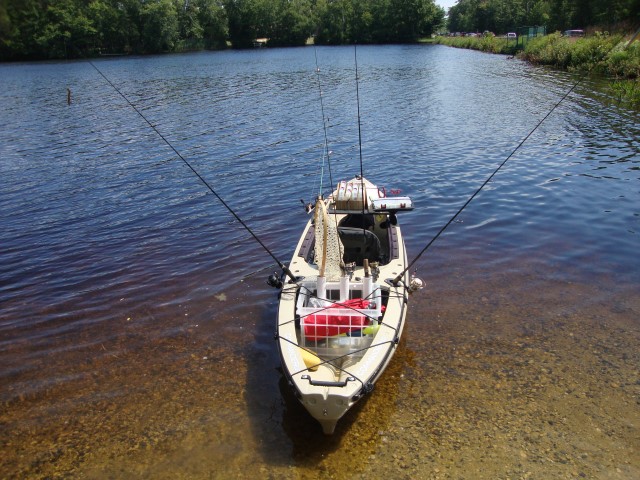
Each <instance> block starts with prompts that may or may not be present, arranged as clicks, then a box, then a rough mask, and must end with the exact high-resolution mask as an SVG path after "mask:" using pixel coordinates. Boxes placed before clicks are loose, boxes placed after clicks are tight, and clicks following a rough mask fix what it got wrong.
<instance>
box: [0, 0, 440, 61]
mask: <svg viewBox="0 0 640 480" xmlns="http://www.w3.org/2000/svg"><path fill="white" fill-rule="evenodd" d="M443 23H444V10H443V9H442V8H440V7H437V6H436V5H435V3H434V0H0V59H1V60H13V59H39V58H73V57H84V56H91V55H97V54H122V53H157V52H166V51H184V50H192V49H203V48H224V47H226V46H227V45H228V43H230V44H231V45H232V46H233V47H238V48H242V47H249V46H251V45H252V44H253V42H254V40H255V39H257V38H268V39H269V44H270V45H304V44H305V42H306V41H307V39H308V38H309V37H310V36H312V35H316V41H317V42H318V43H327V44H337V43H353V42H359V43H385V42H411V41H415V40H417V39H418V38H419V37H421V36H425V35H430V34H431V32H432V31H434V29H435V28H437V27H438V26H440V25H442V24H443Z"/></svg>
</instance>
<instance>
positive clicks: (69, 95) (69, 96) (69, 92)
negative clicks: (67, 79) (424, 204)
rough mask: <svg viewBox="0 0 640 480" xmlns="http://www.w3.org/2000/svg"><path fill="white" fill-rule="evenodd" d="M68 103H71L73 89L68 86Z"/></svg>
mask: <svg viewBox="0 0 640 480" xmlns="http://www.w3.org/2000/svg"><path fill="white" fill-rule="evenodd" d="M67 105H71V89H70V88H67Z"/></svg>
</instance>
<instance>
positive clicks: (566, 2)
mask: <svg viewBox="0 0 640 480" xmlns="http://www.w3.org/2000/svg"><path fill="white" fill-rule="evenodd" d="M639 23H640V0H458V1H457V2H456V4H455V5H454V6H453V7H451V8H450V9H449V12H448V23H447V27H448V29H449V31H450V32H485V31H489V32H494V33H497V34H503V33H507V32H514V31H515V29H516V28H517V27H521V26H525V25H543V26H545V27H546V29H547V31H548V32H555V31H564V30H569V29H583V30H587V29H588V28H589V27H597V28H598V29H600V30H606V31H609V32H611V31H615V30H618V29H622V30H632V29H633V28H634V25H637V24H639ZM635 28H637V26H635Z"/></svg>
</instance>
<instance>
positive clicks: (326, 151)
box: [303, 44, 333, 203]
mask: <svg viewBox="0 0 640 480" xmlns="http://www.w3.org/2000/svg"><path fill="white" fill-rule="evenodd" d="M313 54H314V55H315V58H316V80H317V82H318V94H319V95H320V112H321V113H322V126H323V128H324V152H323V154H322V169H321V171H320V191H319V193H318V195H320V196H321V195H322V181H323V179H324V159H325V158H326V159H327V167H328V168H329V181H330V182H331V186H333V175H332V173H331V157H330V154H331V152H330V151H329V140H328V139H327V120H326V119H325V116H324V101H323V99H322V85H321V83H320V67H319V66H318V50H317V48H316V46H315V44H314V45H313ZM303 203H304V202H303Z"/></svg>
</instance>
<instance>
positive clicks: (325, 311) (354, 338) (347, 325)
mask: <svg viewBox="0 0 640 480" xmlns="http://www.w3.org/2000/svg"><path fill="white" fill-rule="evenodd" d="M373 289H374V290H373V294H372V295H371V296H370V298H368V299H367V300H363V303H365V304H368V305H367V306H368V308H343V307H336V306H332V305H334V304H335V303H339V302H340V284H339V283H338V282H327V297H328V299H329V300H330V301H329V302H326V306H323V302H322V301H321V300H319V299H318V298H317V297H316V283H315V282H303V284H302V288H301V291H300V295H299V296H298V302H297V305H296V313H297V314H298V315H299V316H300V336H301V345H302V346H303V347H305V348H307V349H309V350H312V351H314V352H315V353H317V354H318V355H319V356H320V357H323V358H336V357H340V356H343V355H347V354H351V355H352V356H354V357H358V358H360V357H362V356H363V355H364V354H365V352H366V348H367V347H369V346H370V345H371V342H372V341H373V337H374V336H375V332H377V329H378V327H379V325H378V318H379V317H380V315H381V314H382V313H381V312H382V308H381V296H380V288H379V286H378V285H377V284H373ZM361 297H362V282H354V283H351V284H350V285H349V298H348V299H347V302H348V300H351V301H355V300H357V299H361ZM347 302H345V303H347Z"/></svg>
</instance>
